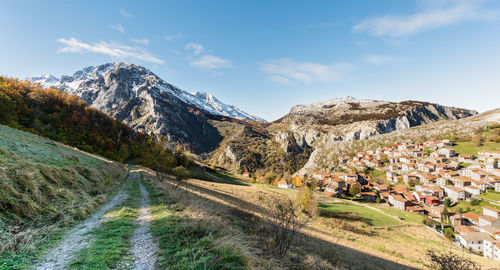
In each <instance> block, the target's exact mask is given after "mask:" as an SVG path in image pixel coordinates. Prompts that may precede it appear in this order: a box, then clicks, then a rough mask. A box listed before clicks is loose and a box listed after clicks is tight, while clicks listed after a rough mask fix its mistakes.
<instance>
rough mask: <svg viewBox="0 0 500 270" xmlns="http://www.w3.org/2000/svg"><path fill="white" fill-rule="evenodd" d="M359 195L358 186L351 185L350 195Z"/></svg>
mask: <svg viewBox="0 0 500 270" xmlns="http://www.w3.org/2000/svg"><path fill="white" fill-rule="evenodd" d="M358 193H359V187H358V185H351V187H350V188H349V194H351V195H352V196H356V195H357V194H358Z"/></svg>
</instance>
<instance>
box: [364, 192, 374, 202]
mask: <svg viewBox="0 0 500 270" xmlns="http://www.w3.org/2000/svg"><path fill="white" fill-rule="evenodd" d="M360 195H361V198H363V199H364V200H365V201H367V202H375V201H376V200H377V197H378V196H377V193H375V192H372V191H369V192H361V193H360Z"/></svg>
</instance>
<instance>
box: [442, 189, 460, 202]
mask: <svg viewBox="0 0 500 270" xmlns="http://www.w3.org/2000/svg"><path fill="white" fill-rule="evenodd" d="M444 191H445V193H446V195H447V196H448V197H449V198H450V199H451V200H453V201H455V202H458V201H460V200H463V199H465V191H464V190H463V189H461V188H459V187H454V186H445V187H444Z"/></svg>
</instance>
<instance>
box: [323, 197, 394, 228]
mask: <svg viewBox="0 0 500 270" xmlns="http://www.w3.org/2000/svg"><path fill="white" fill-rule="evenodd" d="M319 209H320V211H321V215H325V216H332V217H336V218H339V219H346V220H355V221H362V222H364V223H366V224H368V225H370V226H377V227H378V226H393V225H399V224H401V223H400V222H398V221H397V220H396V219H394V218H392V217H389V216H387V215H384V214H382V213H379V212H377V211H375V210H372V209H370V208H367V207H364V206H359V205H355V204H351V203H349V202H347V201H344V202H339V203H319ZM328 214H330V215H328ZM332 214H333V215H332Z"/></svg>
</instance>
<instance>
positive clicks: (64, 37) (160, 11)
mask: <svg viewBox="0 0 500 270" xmlns="http://www.w3.org/2000/svg"><path fill="white" fill-rule="evenodd" d="M0 26H1V29H2V35H0V59H1V60H0V74H3V75H7V76H11V77H19V78H26V77H29V76H33V75H40V74H54V75H56V76H60V75H62V74H72V73H73V72H74V71H76V70H78V69H81V68H82V67H84V66H89V65H99V64H103V63H107V62H114V61H124V62H128V63H135V64H139V65H142V66H145V67H147V68H149V69H151V70H152V71H153V72H154V73H156V74H157V75H159V76H160V77H162V78H163V79H165V80H166V81H168V82H169V83H172V84H174V85H176V86H178V87H180V88H181V89H184V90H186V91H190V92H191V91H207V92H209V93H212V94H214V95H215V96H216V97H218V98H219V99H220V100H222V101H223V102H226V103H230V104H235V105H237V106H239V107H240V108H242V109H243V110H246V111H247V112H249V113H252V114H255V115H258V116H261V117H264V118H266V119H268V120H275V119H277V118H279V117H281V116H283V115H284V114H286V113H287V112H288V111H289V110H290V108H291V106H293V105H296V104H306V103H312V102H316V101H320V100H325V99H330V98H333V97H343V96H353V97H355V98H360V99H361V98H371V99H381V100H389V101H401V100H408V99H411V100H424V101H430V102H436V103H440V104H444V105H451V106H457V107H465V108H470V109H475V110H478V111H480V112H481V111H485V110H489V109H493V108H497V107H500V2H498V1H494V0H492V1H486V0H485V1H481V0H477V1H460V0H458V1H452V0H442V1H438V0H432V1H431V0H425V1H397V0H394V1H369V0H367V1H360V0H359V1H321V0H318V1H294V0H283V1H264V0H263V1H234V0H229V1H222V0H221V1H208V0H206V1H189V0H183V1H22V0H16V1H14V0H6V1H2V15H1V16H0Z"/></svg>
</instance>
